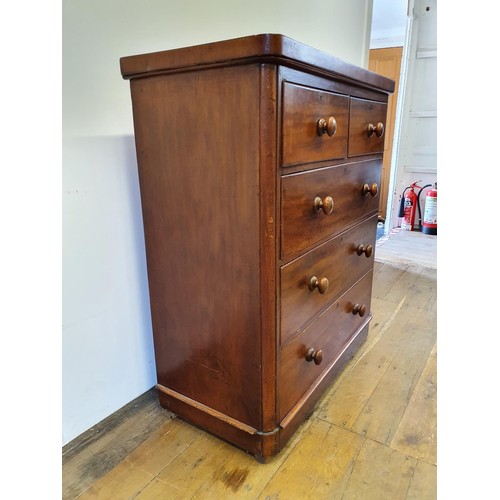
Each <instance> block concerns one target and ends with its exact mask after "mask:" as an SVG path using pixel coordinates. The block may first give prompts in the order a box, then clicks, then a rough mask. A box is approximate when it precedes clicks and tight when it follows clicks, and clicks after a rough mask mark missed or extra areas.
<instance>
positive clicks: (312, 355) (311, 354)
mask: <svg viewBox="0 0 500 500" xmlns="http://www.w3.org/2000/svg"><path fill="white" fill-rule="evenodd" d="M306 361H309V362H310V361H314V364H316V365H319V364H321V362H322V361H323V351H322V350H321V349H318V350H316V349H314V347H310V348H309V349H308V350H307V353H306Z"/></svg>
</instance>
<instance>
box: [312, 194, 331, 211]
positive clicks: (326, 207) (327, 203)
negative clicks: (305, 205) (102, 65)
mask: <svg viewBox="0 0 500 500" xmlns="http://www.w3.org/2000/svg"><path fill="white" fill-rule="evenodd" d="M333 205H334V203H333V198H332V197H331V196H325V198H324V199H323V200H322V199H321V198H320V197H319V196H316V198H314V210H316V212H321V210H323V213H324V214H325V215H330V214H331V213H332V212H333Z"/></svg>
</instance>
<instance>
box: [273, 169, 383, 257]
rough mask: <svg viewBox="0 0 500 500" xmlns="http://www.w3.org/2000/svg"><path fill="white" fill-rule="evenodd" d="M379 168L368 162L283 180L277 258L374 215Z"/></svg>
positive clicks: (377, 201) (307, 173) (317, 170)
mask: <svg viewBox="0 0 500 500" xmlns="http://www.w3.org/2000/svg"><path fill="white" fill-rule="evenodd" d="M381 166H382V160H370V161H364V162H359V163H350V164H346V165H338V166H335V167H326V168H320V169H316V170H311V171H308V172H301V173H298V174H291V175H287V176H284V177H283V178H282V203H281V220H282V228H281V231H282V233H281V258H282V259H287V258H288V257H292V256H293V255H295V254H296V253H298V252H300V251H302V250H304V249H307V248H308V247H310V246H311V245H312V244H314V243H316V242H319V241H321V240H323V239H326V238H328V237H330V236H333V235H334V234H338V233H340V232H341V231H342V230H344V229H345V228H346V227H347V226H349V225H353V224H354V223H355V222H356V221H357V220H359V219H361V218H364V217H366V216H368V215H369V214H371V213H372V212H376V211H377V210H378V205H379V196H378V186H379V185H380V172H381Z"/></svg>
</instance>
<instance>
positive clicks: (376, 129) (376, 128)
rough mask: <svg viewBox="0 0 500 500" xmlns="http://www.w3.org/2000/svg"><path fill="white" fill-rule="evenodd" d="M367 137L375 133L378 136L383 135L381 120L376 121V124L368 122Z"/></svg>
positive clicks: (383, 129) (383, 128)
mask: <svg viewBox="0 0 500 500" xmlns="http://www.w3.org/2000/svg"><path fill="white" fill-rule="evenodd" d="M367 131H368V137H371V136H372V135H373V134H375V135H376V136H377V137H378V138H380V137H382V136H383V135H384V131H385V127H384V124H383V123H382V122H378V123H377V125H373V123H369V124H368V127H367Z"/></svg>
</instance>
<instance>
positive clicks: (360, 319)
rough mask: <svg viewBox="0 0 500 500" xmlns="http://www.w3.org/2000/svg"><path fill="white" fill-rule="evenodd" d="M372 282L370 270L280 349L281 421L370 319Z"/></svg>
mask: <svg viewBox="0 0 500 500" xmlns="http://www.w3.org/2000/svg"><path fill="white" fill-rule="evenodd" d="M372 280H373V271H370V272H369V273H367V274H366V275H365V276H364V277H363V278H361V279H360V280H359V281H358V282H357V283H356V284H355V285H354V286H353V287H352V288H350V289H349V290H348V291H347V292H346V293H345V294H344V295H342V296H341V297H340V298H339V299H338V300H337V301H336V302H334V303H333V304H332V305H331V306H330V307H329V308H328V309H327V310H326V311H325V312H324V313H323V314H322V315H321V316H319V317H318V319H317V320H316V321H315V322H314V323H312V324H311V325H310V326H309V327H308V328H307V329H306V330H304V332H302V334H301V335H299V336H298V337H297V338H296V339H295V340H294V341H293V342H291V343H290V344H288V345H287V346H286V347H284V348H283V349H282V350H281V352H280V356H279V367H278V372H279V374H278V380H279V386H278V406H279V420H280V421H281V420H282V419H283V418H284V417H285V416H286V415H287V413H288V412H289V411H290V410H291V409H292V408H293V406H294V405H295V404H296V403H297V402H298V401H299V399H300V398H301V397H302V395H303V394H304V393H305V392H306V391H307V389H308V388H309V387H310V386H311V384H313V382H314V381H315V380H316V379H317V378H318V377H319V376H320V375H321V373H322V372H323V370H325V369H326V368H328V367H329V365H330V363H332V361H334V360H335V359H336V358H337V357H338V356H339V355H340V354H341V353H342V351H343V349H344V347H345V346H346V345H347V343H348V342H349V340H350V339H351V337H352V335H353V334H354V333H355V332H356V331H357V330H358V329H359V328H361V327H362V326H363V324H364V323H365V322H366V321H367V319H368V318H369V317H370V296H371V290H372Z"/></svg>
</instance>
